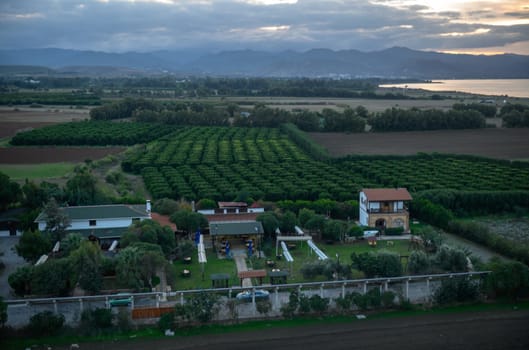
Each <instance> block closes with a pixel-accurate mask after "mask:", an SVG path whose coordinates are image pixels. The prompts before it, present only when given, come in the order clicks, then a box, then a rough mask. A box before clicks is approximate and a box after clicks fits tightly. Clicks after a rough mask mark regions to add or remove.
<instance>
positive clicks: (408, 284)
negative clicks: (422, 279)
mask: <svg viewBox="0 0 529 350" xmlns="http://www.w3.org/2000/svg"><path fill="white" fill-rule="evenodd" d="M406 299H408V300H409V299H410V280H409V279H407V280H406Z"/></svg>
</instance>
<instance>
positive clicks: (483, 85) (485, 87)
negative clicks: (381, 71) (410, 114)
mask: <svg viewBox="0 0 529 350" xmlns="http://www.w3.org/2000/svg"><path fill="white" fill-rule="evenodd" d="M406 86H407V87H408V88H409V89H424V90H429V91H460V92H468V93H472V94H480V95H496V96H505V95H507V96H510V97H529V79H465V80H435V81H432V83H409V84H384V85H380V87H386V88H388V87H396V88H403V89H404V88H405V87H406Z"/></svg>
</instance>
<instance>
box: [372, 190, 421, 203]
mask: <svg viewBox="0 0 529 350" xmlns="http://www.w3.org/2000/svg"><path fill="white" fill-rule="evenodd" d="M362 192H364V194H365V195H366V197H367V200H368V201H370V202H381V201H411V200H412V198H411V195H410V193H409V192H408V190H407V189H405V188H364V189H362Z"/></svg>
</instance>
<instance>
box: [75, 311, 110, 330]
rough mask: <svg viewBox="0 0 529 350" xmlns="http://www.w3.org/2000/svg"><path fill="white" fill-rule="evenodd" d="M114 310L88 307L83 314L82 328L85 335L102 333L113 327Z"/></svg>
mask: <svg viewBox="0 0 529 350" xmlns="http://www.w3.org/2000/svg"><path fill="white" fill-rule="evenodd" d="M112 320H113V315H112V310H110V309H102V308H97V309H94V310H92V309H88V310H84V311H83V313H82V314H81V322H80V326H79V328H80V330H81V332H82V333H83V334H85V335H95V334H100V333H102V332H104V331H107V330H109V329H111V328H112Z"/></svg>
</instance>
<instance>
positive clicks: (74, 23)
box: [0, 0, 529, 52]
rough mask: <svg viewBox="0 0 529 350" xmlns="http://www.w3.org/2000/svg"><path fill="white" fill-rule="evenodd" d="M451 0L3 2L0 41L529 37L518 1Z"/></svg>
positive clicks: (167, 43)
mask: <svg viewBox="0 0 529 350" xmlns="http://www.w3.org/2000/svg"><path fill="white" fill-rule="evenodd" d="M445 2H446V3H447V4H448V5H451V6H449V7H444V8H443V7H441V6H440V5H439V4H440V2H432V1H413V0H372V1H364V0H327V1H318V0H297V1H296V0H218V1H217V0H191V1H184V0H77V1H76V0H64V1H56V0H39V1H32V0H3V1H1V2H0V47H2V48H23V47H62V48H75V49H90V50H103V51H117V52H121V51H131V50H133V51H150V50H157V49H185V48H202V49H208V50H225V49H226V50H231V49H245V48H249V49H262V50H283V49H294V50H308V49H311V48H330V49H359V50H364V51H371V50H380V49H383V48H387V47H391V46H408V47H411V48H413V49H438V50H457V49H462V48H475V47H476V45H481V46H479V47H481V48H483V50H486V48H488V47H495V48H497V47H504V46H505V47H507V46H509V47H515V48H517V49H519V48H520V47H522V46H519V45H517V43H519V42H523V41H526V39H525V38H527V37H529V36H528V35H527V34H528V33H527V25H529V20H528V22H527V23H525V22H524V21H525V20H527V19H528V15H527V14H528V12H529V11H528V9H527V8H525V7H523V6H521V5H519V4H520V2H519V1H518V2H517V1H515V0H506V1H502V2H496V1H492V0H491V1H486V2H483V1H482V2H476V1H466V2H455V0H445ZM459 3H461V4H462V5H457V4H459ZM480 3H481V5H480ZM507 20H511V21H513V20H514V21H517V22H505V21H507ZM501 21H503V22H501ZM509 23H510V24H518V25H507V24H509ZM499 24H501V25H499ZM450 33H458V34H457V35H456V34H453V35H450ZM469 33H470V34H471V33H474V34H473V35H470V34H469Z"/></svg>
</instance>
